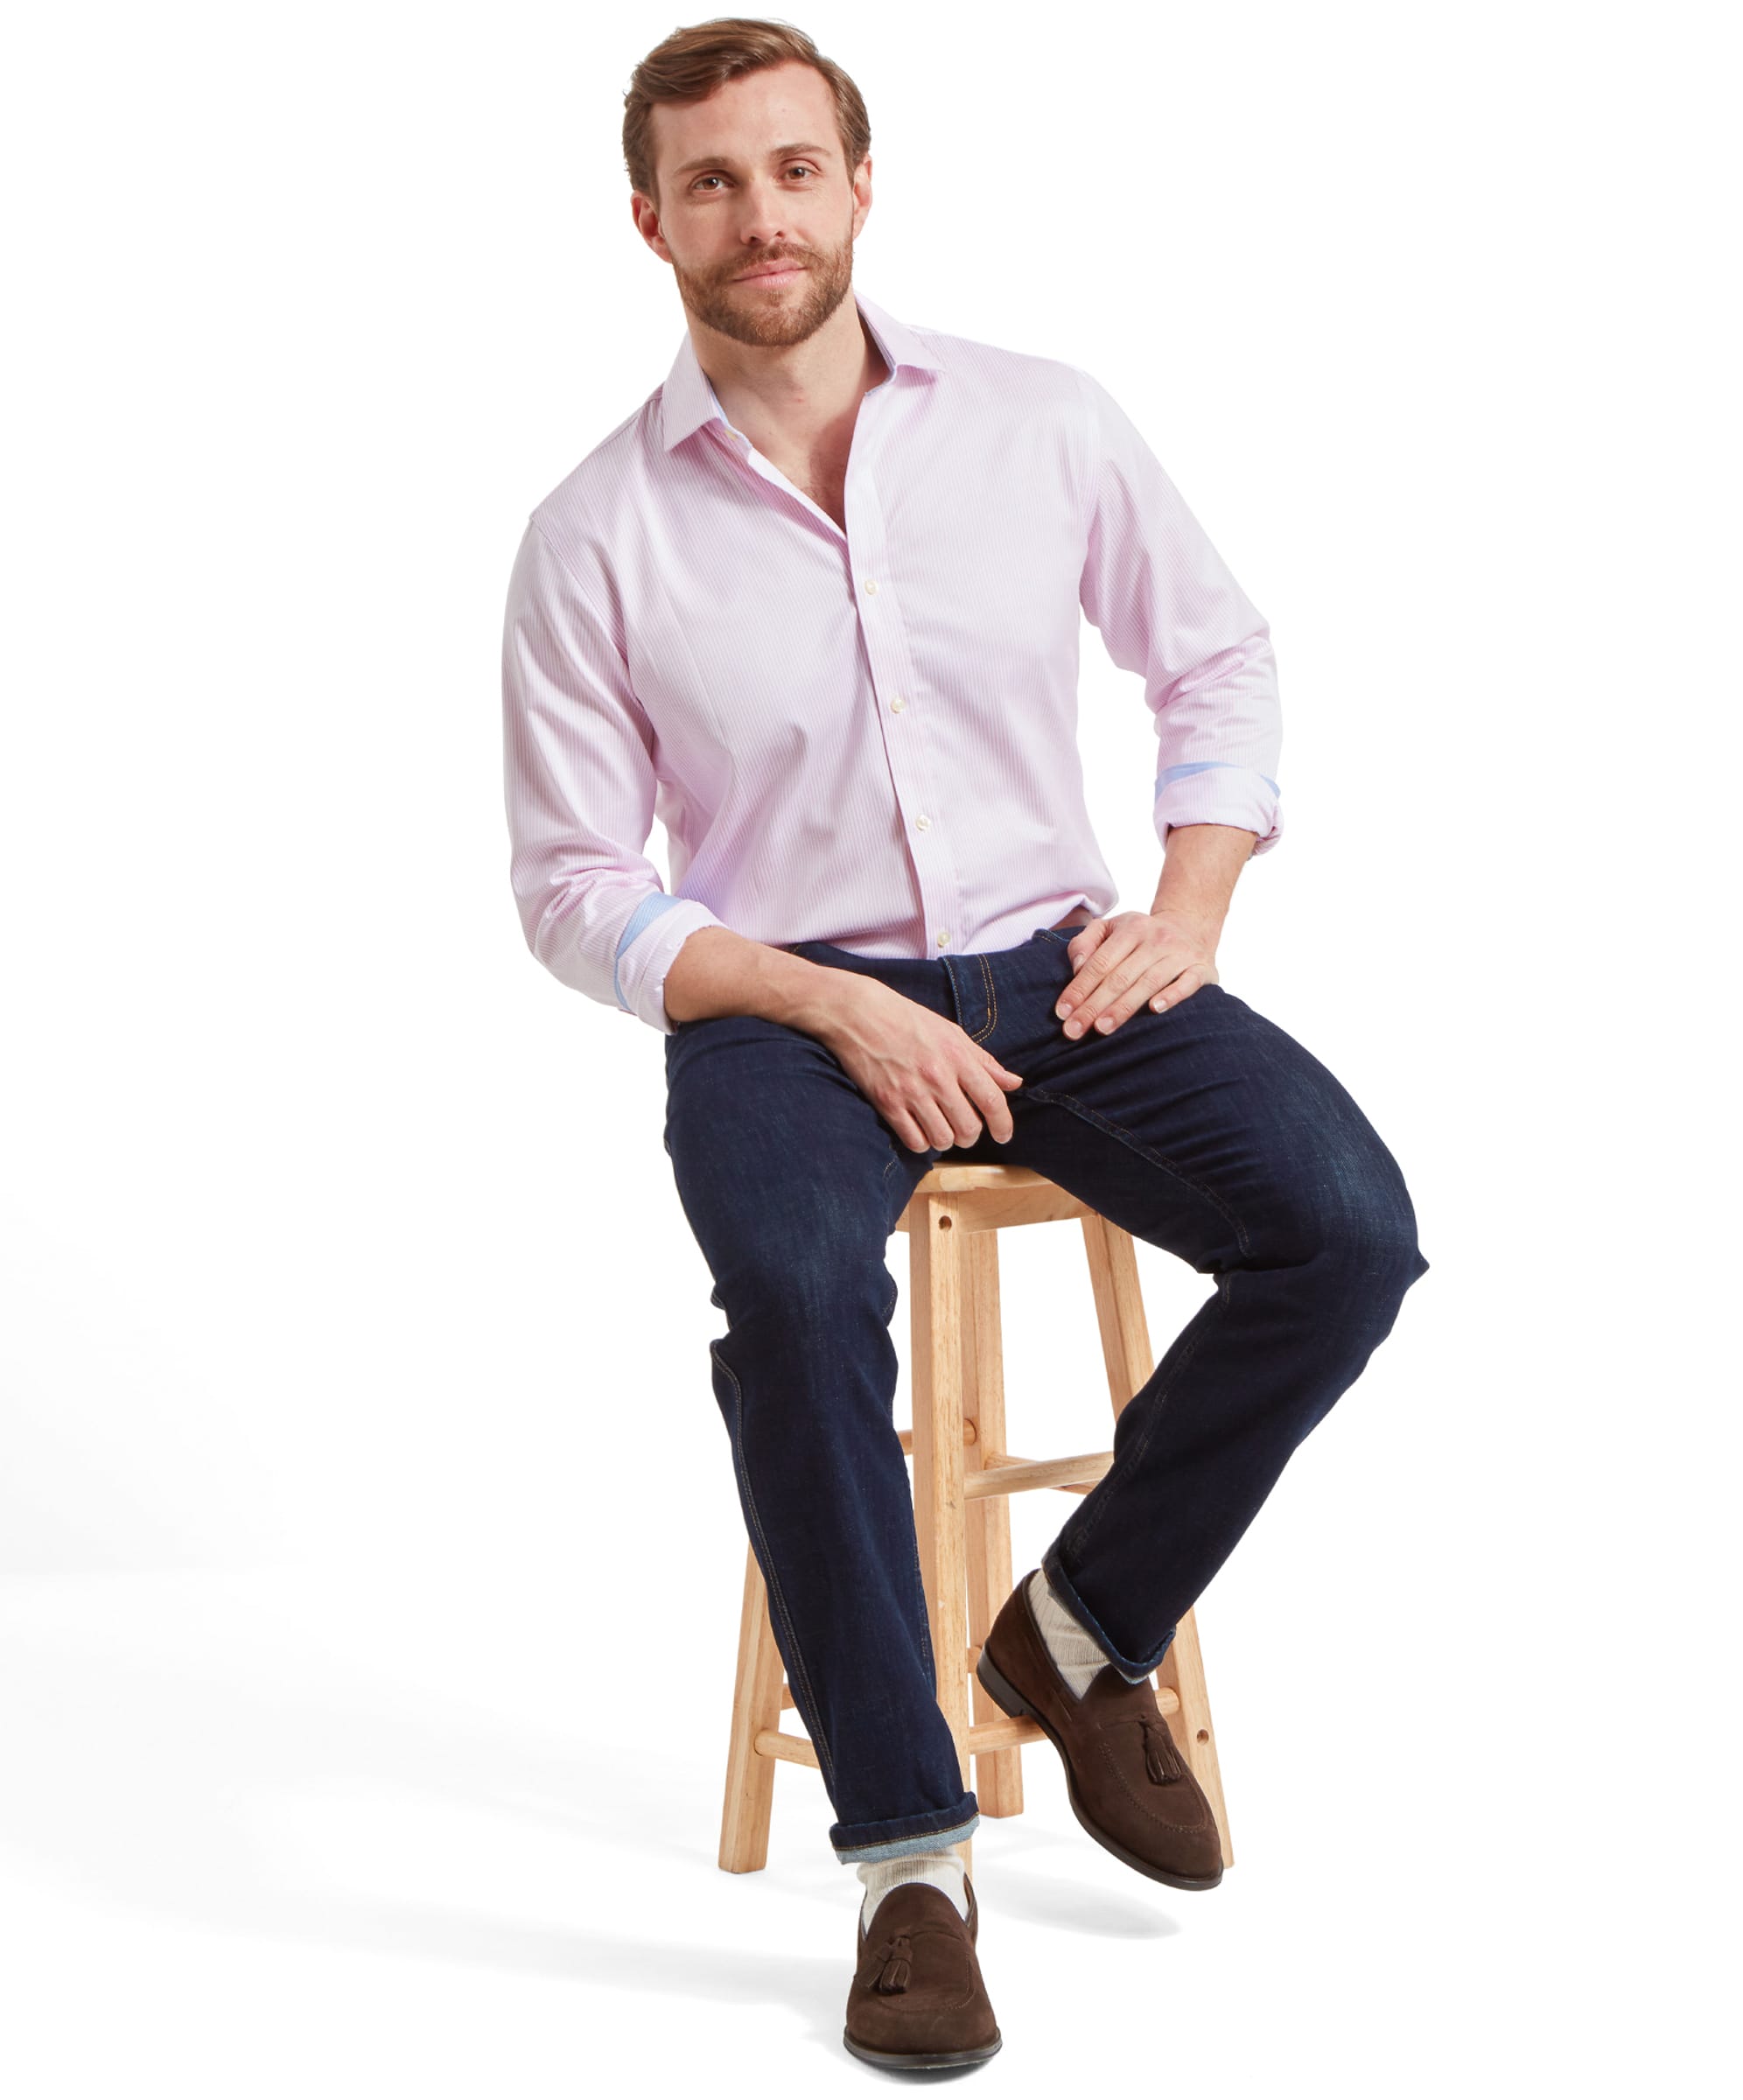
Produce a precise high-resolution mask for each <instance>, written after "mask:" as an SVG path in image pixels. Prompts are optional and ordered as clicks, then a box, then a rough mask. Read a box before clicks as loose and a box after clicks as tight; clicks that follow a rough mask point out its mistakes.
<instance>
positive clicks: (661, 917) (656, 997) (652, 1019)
mask: <svg viewBox="0 0 1743 2100" xmlns="http://www.w3.org/2000/svg"><path fill="white" fill-rule="evenodd" d="M720 923H721V921H719V920H718V919H717V918H716V917H715V916H714V914H713V913H712V912H711V911H710V910H709V908H708V907H707V906H706V905H705V904H698V903H697V901H696V900H695V899H694V898H691V897H674V896H671V895H670V894H669V893H668V892H666V891H665V890H653V891H650V892H649V893H648V895H647V896H646V897H644V898H643V899H642V900H641V903H640V904H639V905H637V906H636V907H635V910H634V913H633V914H631V916H630V920H629V922H628V924H627V926H626V927H625V928H624V929H623V932H622V934H621V935H620V936H619V940H618V946H617V960H616V963H615V966H614V967H613V971H612V990H613V991H614V992H615V993H616V994H617V1003H618V1005H620V1006H621V1007H622V1008H623V1010H624V1012H626V1013H633V1014H634V1016H635V1018H636V1019H637V1020H640V1021H646V1022H647V1024H648V1026H649V1027H650V1028H655V1029H658V1031H659V1032H660V1033H661V1034H662V1035H670V1034H671V1033H672V1031H673V1029H674V1027H675V1026H676V1023H675V1022H674V1021H673V1019H671V1016H670V1015H669V1013H668V1012H666V973H667V972H668V971H669V970H670V969H671V967H672V963H673V960H674V958H675V957H676V955H677V952H678V950H679V949H681V948H682V947H683V944H684V942H686V941H687V940H688V939H689V938H690V935H692V934H694V933H696V932H697V931H698V930H699V929H700V928H703V927H704V926H718V925H720Z"/></svg>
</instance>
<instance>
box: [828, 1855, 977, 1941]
mask: <svg viewBox="0 0 1743 2100" xmlns="http://www.w3.org/2000/svg"><path fill="white" fill-rule="evenodd" d="M853 1871H854V1873H856V1874H858V1876H859V1879H860V1880H862V1881H863V1882H864V1883H865V1898H864V1900H863V1901H861V1903H860V1906H859V1922H860V1923H861V1924H862V1925H863V1926H864V1927H865V1929H866V1931H867V1932H870V1931H871V1929H872V1912H873V1911H874V1910H876V1909H877V1908H878V1906H879V1903H881V1902H882V1901H883V1900H884V1898H885V1897H886V1896H887V1895H888V1894H889V1893H890V1891H891V1890H892V1889H893V1888H900V1887H903V1886H904V1885H905V1884H906V1883H907V1882H910V1881H926V1882H929V1883H930V1884H931V1886H932V1887H934V1888H942V1890H943V1891H944V1894H946V1895H947V1896H949V1899H950V1901H952V1902H953V1903H954V1904H955V1905H956V1908H957V1910H958V1911H959V1912H960V1913H961V1914H962V1915H963V1917H967V1916H968V1915H969V1898H968V1892H967V1890H966V1889H965V1887H963V1858H962V1854H961V1853H960V1852H956V1851H955V1850H954V1849H952V1850H951V1851H949V1852H903V1853H902V1854H900V1857H898V1858H897V1859H868V1860H866V1861H865V1864H864V1865H863V1866H856V1867H855V1868H854V1870H853Z"/></svg>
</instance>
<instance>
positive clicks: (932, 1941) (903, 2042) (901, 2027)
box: [842, 1881, 1003, 2071]
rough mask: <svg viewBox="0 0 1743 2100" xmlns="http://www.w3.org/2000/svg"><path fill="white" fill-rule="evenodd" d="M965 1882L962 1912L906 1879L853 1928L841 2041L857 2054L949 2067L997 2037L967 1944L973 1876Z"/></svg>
mask: <svg viewBox="0 0 1743 2100" xmlns="http://www.w3.org/2000/svg"><path fill="white" fill-rule="evenodd" d="M964 1887H965V1888H966V1890H967V1894H968V1899H969V1915H968V1916H967V1917H966V1918H965V1917H963V1915H962V1914H961V1913H960V1912H959V1911H958V1910H957V1908H956V1905H955V1904H954V1903H953V1902H952V1901H950V1899H949V1896H947V1895H946V1894H944V1892H943V1890H942V1888H935V1887H932V1885H931V1883H930V1882H927V1881H911V1882H906V1883H904V1884H902V1885H901V1886H900V1887H896V1888H893V1889H892V1890H891V1891H890V1893H889V1894H888V1895H886V1896H885V1897H884V1898H883V1899H882V1901H880V1902H879V1905H878V1908H877V1909H876V1910H875V1911H874V1912H873V1913H872V1929H871V1931H870V1932H869V1933H868V1932H867V1931H866V1930H865V1927H864V1926H863V1925H862V1926H861V1927H860V1929H859V1958H858V1962H857V1963H856V1964H855V1966H854V1972H853V1983H852V1986H851V1989H850V1990H849V1991H848V1994H847V2024H846V2026H844V2028H843V2030H842V2040H843V2041H844V2043H845V2045H846V2047H847V2048H848V2050H849V2052H850V2053H851V2054H853V2055H855V2056H858V2057H859V2058H860V2059H861V2061H864V2062H865V2063H875V2064H878V2065H880V2066H881V2067H882V2068H884V2069H885V2070H893V2071H942V2070H949V2069H952V2068H956V2067H959V2066H963V2065H967V2064H973V2063H984V2061H986V2059H987V2058H988V2057H989V2056H995V2055H997V2054H998V2051H999V2049H1000V2047H1002V2046H1003V2037H1002V2036H1001V2035H1000V2033H999V2032H998V2021H997V2020H996V2019H994V2018H993V2014H992V2006H991V2002H990V2001H989V1999H988V1998H987V1994H986V1985H985V1984H984V1983H983V1982H982V1980H981V1972H980V1959H979V1957H978V1956H977V1953H976V1951H975V1942H976V1939H977V1936H978V1935H979V1931H980V1910H979V1907H978V1905H977V1903H976V1901H975V1891H974V1884H973V1882H972V1881H967V1882H965V1883H964Z"/></svg>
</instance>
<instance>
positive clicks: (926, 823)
mask: <svg viewBox="0 0 1743 2100" xmlns="http://www.w3.org/2000/svg"><path fill="white" fill-rule="evenodd" d="M931 829H932V819H931V818H930V817H929V816H917V817H915V819H914V830H916V831H929V830H931Z"/></svg>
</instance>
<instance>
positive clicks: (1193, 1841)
mask: <svg viewBox="0 0 1743 2100" xmlns="http://www.w3.org/2000/svg"><path fill="white" fill-rule="evenodd" d="M975 1675H976V1676H977V1677H978V1678H979V1679H980V1681H981V1683H982V1684H984V1686H985V1687H986V1689H987V1691H989V1692H991V1695H992V1697H993V1698H995V1699H996V1700H997V1701H998V1705H1000V1706H1001V1707H1002V1708H1003V1709H1004V1711H1005V1712H1006V1713H1008V1714H1010V1715H1011V1716H1012V1718H1013V1719H1016V1718H1021V1719H1026V1720H1032V1721H1037V1722H1039V1723H1040V1726H1041V1729H1042V1731H1043V1733H1045V1734H1046V1735H1047V1737H1048V1739H1049V1740H1051V1742H1052V1743H1053V1746H1054V1749H1056V1750H1057V1751H1058V1752H1059V1754H1060V1756H1061V1760H1062V1761H1063V1762H1064V1765H1065V1778H1066V1790H1067V1793H1068V1796H1069V1798H1070V1802H1071V1810H1072V1813H1073V1815H1075V1817H1076V1818H1077V1820H1078V1822H1079V1823H1081V1824H1082V1825H1083V1827H1084V1829H1085V1830H1086V1831H1089V1835H1090V1836H1091V1837H1092V1838H1094V1839H1095V1840H1096V1844H1097V1845H1102V1846H1103V1847H1104V1848H1105V1849H1106V1850H1107V1851H1108V1852H1111V1853H1112V1854H1113V1855H1114V1857H1115V1859H1118V1860H1121V1861H1123V1862H1124V1864H1125V1865H1126V1866H1130V1867H1135V1868H1136V1869H1137V1871H1138V1873H1140V1874H1147V1875H1149V1877H1150V1879H1151V1880H1152V1881H1166V1883H1167V1884H1168V1886H1169V1887H1171V1888H1215V1887H1216V1885H1217V1883H1218V1882H1219V1881H1221V1880H1222V1838H1221V1837H1220V1836H1219V1834H1218V1832H1217V1828H1216V1817H1215V1815H1214V1814H1213V1813H1212V1810H1211V1806H1210V1803H1209V1802H1208V1800H1207V1799H1206V1797H1205V1794H1204V1790H1203V1789H1202V1788H1201V1786H1200V1785H1199V1783H1198V1782H1197V1780H1196V1779H1194V1776H1193V1772H1192V1768H1191V1766H1190V1765H1188V1764H1187V1761H1186V1759H1185V1758H1184V1757H1182V1756H1181V1754H1180V1748H1179V1746H1178V1745H1177V1744H1176V1743H1175V1741H1174V1738H1173V1734H1172V1733H1170V1731H1169V1727H1168V1724H1167V1722H1166V1720H1165V1719H1163V1716H1162V1713H1161V1711H1160V1709H1159V1707H1158V1705H1157V1704H1156V1692H1155V1689H1154V1687H1153V1686H1152V1685H1151V1684H1147V1683H1146V1684H1131V1682H1130V1681H1129V1680H1128V1679H1127V1678H1125V1677H1122V1676H1121V1675H1120V1673H1119V1671H1118V1670H1116V1669H1115V1667H1114V1665H1113V1664H1112V1663H1109V1664H1108V1666H1107V1667H1106V1669H1104V1670H1102V1671H1100V1672H1099V1673H1098V1674H1097V1675H1096V1677H1092V1678H1091V1679H1090V1682H1089V1688H1088V1690H1087V1691H1085V1692H1084V1694H1083V1697H1082V1698H1081V1699H1080V1698H1075V1697H1074V1696H1073V1694H1072V1691H1071V1688H1070V1686H1069V1685H1068V1684H1067V1683H1066V1682H1065V1680H1064V1678H1063V1677H1061V1676H1060V1674H1059V1671H1058V1670H1057V1669H1056V1668H1055V1667H1054V1660H1053V1657H1052V1656H1051V1655H1049V1654H1048V1652H1047V1642H1046V1641H1045V1640H1044V1638H1043V1637H1042V1635H1041V1629H1040V1627H1039V1626H1037V1625H1036V1623H1035V1614H1034V1612H1033V1608H1032V1607H1031V1606H1030V1603H1029V1578H1028V1576H1025V1577H1024V1579H1022V1581H1021V1582H1019V1584H1018V1585H1017V1587H1016V1588H1015V1589H1014V1590H1013V1591H1012V1593H1011V1595H1010V1596H1009V1597H1008V1598H1007V1599H1006V1600H1005V1606H1004V1608H1003V1609H1002V1610H1001V1611H1000V1613H999V1614H998V1618H997V1619H995V1620H994V1621H993V1622H992V1628H991V1632H989V1634H988V1635H987V1637H986V1641H985V1643H984V1646H983V1648H982V1649H981V1656H980V1661H979V1663H977V1665H976V1669H975Z"/></svg>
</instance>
